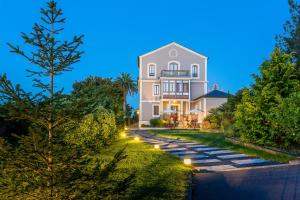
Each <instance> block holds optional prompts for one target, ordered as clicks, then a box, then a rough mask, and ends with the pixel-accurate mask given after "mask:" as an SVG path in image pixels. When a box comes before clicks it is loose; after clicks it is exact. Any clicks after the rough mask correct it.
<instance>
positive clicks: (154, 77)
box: [147, 63, 157, 79]
mask: <svg viewBox="0 0 300 200" xmlns="http://www.w3.org/2000/svg"><path fill="white" fill-rule="evenodd" d="M150 65H154V71H155V73H154V76H149V67H150ZM156 72H157V71H156V63H148V64H147V78H153V79H156Z"/></svg>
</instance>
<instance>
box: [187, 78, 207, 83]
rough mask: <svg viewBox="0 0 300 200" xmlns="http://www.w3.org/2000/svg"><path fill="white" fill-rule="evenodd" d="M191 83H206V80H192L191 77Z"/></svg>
mask: <svg viewBox="0 0 300 200" xmlns="http://www.w3.org/2000/svg"><path fill="white" fill-rule="evenodd" d="M191 82H192V83H208V81H200V80H193V79H191Z"/></svg>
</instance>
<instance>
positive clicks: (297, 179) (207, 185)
mask: <svg viewBox="0 0 300 200" xmlns="http://www.w3.org/2000/svg"><path fill="white" fill-rule="evenodd" d="M193 199H205V200H213V199H241V200H250V199H251V200H277V199H278V200H279V199H280V200H299V199H300V165H294V166H280V167H268V168H264V169H249V170H239V171H231V172H215V173H197V174H195V175H194V179H193Z"/></svg>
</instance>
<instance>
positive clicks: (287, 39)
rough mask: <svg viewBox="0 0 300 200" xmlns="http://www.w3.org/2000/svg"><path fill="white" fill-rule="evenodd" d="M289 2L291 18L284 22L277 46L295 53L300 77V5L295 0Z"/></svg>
mask: <svg viewBox="0 0 300 200" xmlns="http://www.w3.org/2000/svg"><path fill="white" fill-rule="evenodd" d="M288 3H289V6H290V9H289V11H290V15H291V18H290V19H289V20H287V21H286V23H285V24H284V33H283V34H282V35H278V36H277V37H276V39H277V46H278V47H279V48H280V49H282V50H284V51H285V52H286V53H292V54H293V58H294V61H295V63H296V65H297V68H298V75H299V79H300V5H299V3H297V2H296V1H295V0H288Z"/></svg>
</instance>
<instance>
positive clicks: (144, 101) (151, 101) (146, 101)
mask: <svg viewBox="0 0 300 200" xmlns="http://www.w3.org/2000/svg"><path fill="white" fill-rule="evenodd" d="M159 102H160V101H158V100H141V103H159Z"/></svg>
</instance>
